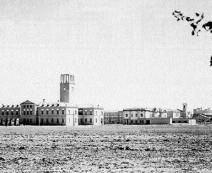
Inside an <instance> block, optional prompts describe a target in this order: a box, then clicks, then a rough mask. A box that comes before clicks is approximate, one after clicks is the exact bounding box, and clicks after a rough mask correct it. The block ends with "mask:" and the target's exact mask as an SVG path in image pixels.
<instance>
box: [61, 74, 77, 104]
mask: <svg viewBox="0 0 212 173" xmlns="http://www.w3.org/2000/svg"><path fill="white" fill-rule="evenodd" d="M74 87H75V79H74V75H71V74H61V75H60V102H64V103H69V102H70V100H71V101H72V102H73V93H74Z"/></svg>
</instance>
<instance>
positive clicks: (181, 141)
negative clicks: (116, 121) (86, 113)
mask: <svg viewBox="0 0 212 173" xmlns="http://www.w3.org/2000/svg"><path fill="white" fill-rule="evenodd" d="M4 171H5V172H48V171H49V172H57V171H58V172H212V126H211V125H206V126H203V125H199V126H188V125H154V126H153V125H148V126H134V125H131V126H126V125H125V126H124V125H105V126H99V127H93V126H79V127H75V128H71V127H63V126H60V127H59V126H57V127H56V126H49V127H38V126H20V127H15V126H13V127H12V126H11V127H0V172H4Z"/></svg>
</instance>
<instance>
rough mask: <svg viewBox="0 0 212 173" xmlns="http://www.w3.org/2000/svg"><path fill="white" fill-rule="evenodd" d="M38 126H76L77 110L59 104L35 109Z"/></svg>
mask: <svg viewBox="0 0 212 173" xmlns="http://www.w3.org/2000/svg"><path fill="white" fill-rule="evenodd" d="M37 113H38V119H39V120H38V122H39V123H38V124H39V125H67V126H77V125H78V109H77V108H76V107H65V106H60V105H59V104H54V105H52V106H39V107H38V109H37Z"/></svg>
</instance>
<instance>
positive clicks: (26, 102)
mask: <svg viewBox="0 0 212 173" xmlns="http://www.w3.org/2000/svg"><path fill="white" fill-rule="evenodd" d="M22 104H35V103H33V102H31V101H29V100H26V101H24V102H22V103H21V105H22Z"/></svg>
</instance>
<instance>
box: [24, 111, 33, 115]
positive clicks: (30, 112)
mask: <svg viewBox="0 0 212 173" xmlns="http://www.w3.org/2000/svg"><path fill="white" fill-rule="evenodd" d="M23 115H32V111H23Z"/></svg>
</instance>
